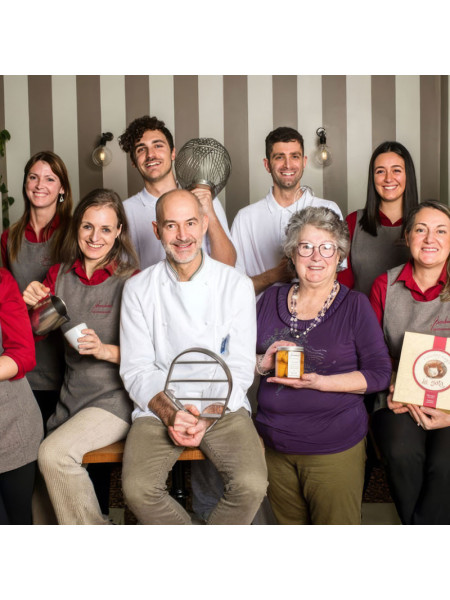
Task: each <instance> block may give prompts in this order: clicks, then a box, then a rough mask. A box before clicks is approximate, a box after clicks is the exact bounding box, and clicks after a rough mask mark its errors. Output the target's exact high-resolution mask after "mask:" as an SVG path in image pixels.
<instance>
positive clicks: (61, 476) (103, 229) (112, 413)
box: [24, 189, 138, 525]
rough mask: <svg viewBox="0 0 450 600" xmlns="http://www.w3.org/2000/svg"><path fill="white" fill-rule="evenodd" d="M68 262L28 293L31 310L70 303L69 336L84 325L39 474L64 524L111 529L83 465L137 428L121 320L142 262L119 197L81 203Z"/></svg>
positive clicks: (103, 195) (66, 251) (64, 253)
mask: <svg viewBox="0 0 450 600" xmlns="http://www.w3.org/2000/svg"><path fill="white" fill-rule="evenodd" d="M61 257H62V262H61V264H58V265H54V266H53V267H51V268H50V270H49V271H48V273H47V276H46V278H45V280H44V282H43V284H41V283H39V282H36V281H34V282H32V283H31V284H30V285H29V286H28V287H27V288H26V290H25V292H24V300H25V302H26V303H27V304H28V305H31V306H34V305H35V304H36V303H37V302H38V301H39V300H40V299H42V298H43V297H45V296H47V295H48V294H49V293H50V294H56V295H57V296H59V297H60V298H61V299H62V300H63V301H64V302H65V304H66V306H67V310H68V314H69V316H70V322H68V323H65V324H64V325H63V326H62V327H61V329H62V331H63V333H66V332H67V331H69V330H70V329H71V328H73V327H74V326H77V325H80V324H81V325H82V327H81V329H80V333H79V334H78V335H79V337H78V338H76V341H75V342H74V344H75V346H76V347H73V346H71V345H70V344H69V342H68V341H67V339H66V340H65V341H64V345H65V361H66V371H65V376H64V382H63V386H62V389H61V394H60V398H59V401H58V403H57V405H56V410H55V412H54V414H53V415H52V416H51V417H50V419H49V420H48V432H49V434H48V436H47V438H46V439H45V440H44V442H43V443H42V444H41V447H40V449H39V457H38V462H39V468H40V471H41V473H42V475H43V477H44V480H45V483H46V487H47V490H48V494H49V497H50V500H51V503H52V505H53V509H54V511H55V515H56V518H57V521H58V523H59V524H61V525H63V524H72V525H74V524H91V525H94V524H106V523H108V521H107V520H105V518H104V517H103V516H102V513H101V510H100V506H99V504H98V501H97V498H96V495H95V492H94V488H93V486H92V483H91V480H90V479H89V476H88V474H87V472H86V470H85V468H84V467H83V466H82V464H81V463H82V459H83V455H84V454H85V453H86V452H89V451H90V450H94V449H96V448H100V447H101V446H105V445H107V444H111V443H113V442H116V441H118V440H121V439H123V438H124V437H125V436H126V434H127V431H128V429H129V426H130V416H131V408H132V406H131V402H130V399H129V397H128V394H127V392H126V391H125V389H124V387H123V385H122V380H121V379H120V375H119V362H120V349H119V315H120V303H121V297H122V289H123V286H124V284H125V282H126V280H127V279H128V278H129V277H130V276H131V275H133V273H135V272H136V270H137V265H138V261H137V257H136V255H135V252H134V250H133V248H132V245H131V242H130V241H129V237H128V225H127V221H126V216H125V213H124V211H123V207H122V202H121V200H120V198H119V196H118V195H117V194H116V193H115V192H113V191H112V190H104V189H99V190H94V191H92V192H90V193H89V194H88V195H87V196H86V197H85V198H84V199H83V200H82V201H81V202H80V204H79V205H78V206H77V208H76V210H75V212H74V215H73V219H72V223H71V227H70V229H69V231H68V234H67V236H66V238H65V240H64V243H63V246H62V250H61ZM37 500H39V498H37ZM42 506H43V505H42V504H41V503H39V502H38V501H37V502H36V504H35V508H36V510H35V511H34V517H35V522H37V521H41V520H42V521H43V522H48V521H46V518H45V517H43V516H42Z"/></svg>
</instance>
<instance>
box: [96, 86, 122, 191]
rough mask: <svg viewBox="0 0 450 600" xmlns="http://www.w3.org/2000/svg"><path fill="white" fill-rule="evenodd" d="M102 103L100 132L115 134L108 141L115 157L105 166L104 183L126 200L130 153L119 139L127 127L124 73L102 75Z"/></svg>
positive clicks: (108, 145)
mask: <svg viewBox="0 0 450 600" xmlns="http://www.w3.org/2000/svg"><path fill="white" fill-rule="evenodd" d="M100 104H101V119H102V131H101V132H99V133H106V132H107V131H110V132H111V133H112V134H113V135H114V139H113V140H112V141H111V142H108V143H107V147H108V148H109V150H111V152H112V154H113V159H112V161H111V163H110V164H109V165H108V166H106V167H104V168H103V185H104V187H106V188H110V189H113V190H114V191H115V192H117V193H118V194H119V196H120V197H121V198H122V200H125V199H126V198H128V191H127V160H128V155H127V154H125V152H123V151H122V150H121V148H120V146H119V142H118V139H117V138H118V137H119V136H120V135H121V134H122V133H123V132H124V131H125V129H126V127H127V123H126V119H125V114H126V112H125V110H126V109H125V77H124V75H102V76H101V77H100Z"/></svg>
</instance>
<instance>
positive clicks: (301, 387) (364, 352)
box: [256, 207, 391, 525]
mask: <svg viewBox="0 0 450 600" xmlns="http://www.w3.org/2000/svg"><path fill="white" fill-rule="evenodd" d="M286 233H287V238H286V242H285V244H284V252H285V254H286V256H287V257H289V258H290V260H291V264H292V267H293V269H295V272H296V274H297V277H298V279H299V281H298V283H294V284H288V285H282V286H278V287H275V286H274V287H271V288H269V289H268V290H267V291H266V292H265V294H264V295H263V296H262V298H261V299H260V300H259V302H258V307H257V313H258V339H257V353H258V356H257V370H258V372H259V373H260V375H262V377H261V382H260V387H259V390H258V412H257V415H256V427H257V429H258V431H259V434H260V435H261V437H262V438H263V440H264V443H265V446H266V460H267V465H268V469H269V492H268V493H269V500H270V503H271V505H272V509H273V511H274V514H275V516H276V518H277V520H278V522H279V523H281V524H330V525H331V524H359V523H360V522H361V501H362V491H363V483H364V463H365V436H366V433H367V412H366V409H365V407H364V402H363V399H364V394H365V393H371V392H376V391H378V390H383V389H386V387H387V386H388V385H389V380H390V375H391V362H390V359H389V355H388V351H387V348H386V345H385V343H384V339H383V333H382V331H381V328H380V326H379V324H378V322H377V319H376V317H375V314H374V312H373V310H372V308H371V306H370V304H369V301H368V299H367V297H366V296H365V295H364V294H362V293H360V292H355V291H350V290H349V289H348V288H347V287H345V286H344V285H339V283H338V282H337V281H336V271H337V268H338V265H339V263H340V262H342V261H343V259H344V258H345V257H346V256H347V254H348V250H349V235H348V229H347V225H346V224H345V222H343V221H341V220H340V219H339V217H338V216H337V215H336V214H335V213H334V212H333V211H332V210H330V209H328V208H324V207H319V208H317V207H310V208H306V209H304V210H301V211H300V212H298V213H296V214H295V215H293V216H292V218H291V220H290V221H289V224H288V226H287V229H286ZM286 345H297V346H303V348H304V352H305V373H304V374H303V375H302V376H301V377H300V378H298V379H288V378H278V377H274V376H272V373H271V372H272V370H273V369H274V364H275V353H276V351H277V348H278V347H279V346H286Z"/></svg>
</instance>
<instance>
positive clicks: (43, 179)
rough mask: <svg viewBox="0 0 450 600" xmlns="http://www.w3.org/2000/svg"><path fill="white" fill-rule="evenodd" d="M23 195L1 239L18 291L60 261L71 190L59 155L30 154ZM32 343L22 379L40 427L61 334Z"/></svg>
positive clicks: (54, 394) (48, 407) (48, 410)
mask: <svg viewBox="0 0 450 600" xmlns="http://www.w3.org/2000/svg"><path fill="white" fill-rule="evenodd" d="M22 194H23V199H24V203H25V209H24V212H23V215H22V216H21V218H20V219H19V220H18V221H17V222H16V223H14V225H13V226H12V227H11V228H10V229H7V230H5V231H4V232H3V233H2V237H1V251H2V261H3V266H4V267H5V268H7V269H8V270H9V271H11V273H12V274H13V276H14V279H15V280H16V281H17V283H18V284H19V289H20V291H21V292H23V291H24V289H25V288H26V287H27V285H28V284H29V283H30V282H31V281H43V279H44V277H45V275H46V273H47V271H48V269H49V267H50V266H51V265H52V264H55V263H56V262H59V251H60V248H61V243H62V239H63V236H64V233H65V231H66V230H67V229H68V227H69V222H70V215H71V213H72V192H71V188H70V182H69V176H68V174H67V169H66V166H65V164H64V162H63V161H62V159H61V158H60V157H59V156H58V155H57V154H54V153H53V152H50V151H44V152H38V153H37V154H34V155H33V156H32V157H31V158H30V160H29V161H28V162H27V164H26V165H25V169H24V176H23V185H22ZM35 343H36V367H35V368H34V369H33V370H32V371H31V372H30V373H27V379H28V381H29V383H30V386H31V389H32V390H33V393H34V396H35V398H36V400H37V402H38V404H39V408H40V409H41V413H42V418H43V420H44V428H45V424H46V422H47V419H48V418H49V416H50V415H51V414H52V413H53V411H54V409H55V405H56V402H57V400H58V397H59V390H60V388H61V384H62V379H63V375H64V361H63V356H64V354H63V344H62V337H61V333H60V332H59V331H56V332H53V333H51V334H50V335H49V336H48V337H46V338H44V339H39V340H37V341H36V342H35Z"/></svg>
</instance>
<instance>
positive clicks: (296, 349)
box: [277, 346, 303, 352]
mask: <svg viewBox="0 0 450 600" xmlns="http://www.w3.org/2000/svg"><path fill="white" fill-rule="evenodd" d="M279 350H283V351H284V352H303V346H278V348H277V352H278V351H279Z"/></svg>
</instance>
